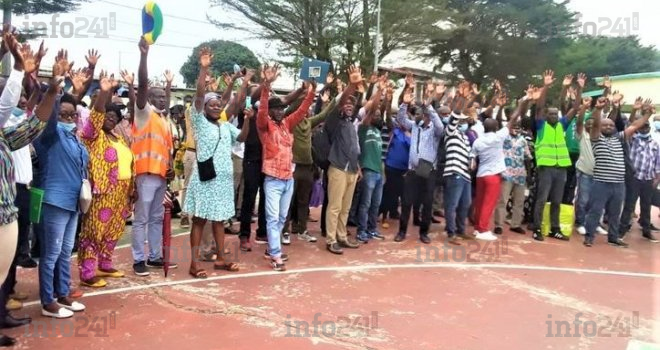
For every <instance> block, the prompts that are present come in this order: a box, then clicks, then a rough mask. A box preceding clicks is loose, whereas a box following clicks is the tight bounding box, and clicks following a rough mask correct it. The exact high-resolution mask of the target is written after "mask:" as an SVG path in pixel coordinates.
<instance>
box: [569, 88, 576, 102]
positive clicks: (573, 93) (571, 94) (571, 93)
mask: <svg viewBox="0 0 660 350" xmlns="http://www.w3.org/2000/svg"><path fill="white" fill-rule="evenodd" d="M568 98H569V99H570V100H571V101H574V100H575V99H576V98H577V90H576V89H575V87H573V86H569V87H568Z"/></svg>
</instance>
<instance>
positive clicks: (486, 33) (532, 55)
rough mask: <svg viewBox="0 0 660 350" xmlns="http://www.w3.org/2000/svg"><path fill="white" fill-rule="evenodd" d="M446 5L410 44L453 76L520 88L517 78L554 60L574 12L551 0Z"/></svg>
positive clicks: (487, 0) (567, 34)
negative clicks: (443, 16) (445, 15)
mask: <svg viewBox="0 0 660 350" xmlns="http://www.w3.org/2000/svg"><path fill="white" fill-rule="evenodd" d="M447 7H448V8H449V11H450V15H449V19H448V21H446V22H445V23H443V25H441V26H432V27H429V30H427V33H425V35H422V36H420V37H419V38H418V40H416V41H415V42H414V46H415V47H417V48H419V49H420V50H422V52H423V55H424V56H426V57H427V58H428V59H431V60H434V61H435V62H436V66H435V67H436V69H440V68H442V67H443V66H445V65H449V67H451V68H452V74H451V76H452V77H454V78H463V79H467V80H469V81H472V82H475V83H477V84H481V83H482V82H483V81H484V80H486V79H487V78H489V79H499V80H500V81H502V82H503V83H504V84H506V85H511V84H513V85H515V86H511V87H512V88H515V89H516V90H518V89H520V88H522V83H516V82H526V81H528V79H529V78H530V74H535V73H538V72H541V71H542V70H543V69H544V68H546V67H548V66H549V65H551V64H552V63H553V62H555V60H556V57H555V55H556V52H557V50H558V49H559V48H560V47H562V46H563V45H565V44H566V42H567V41H568V40H570V39H569V38H570V36H571V35H573V34H574V24H573V23H574V18H575V14H574V13H571V12H570V11H568V9H567V8H566V6H565V3H558V2H555V1H554V0H482V1H462V0H449V2H448V4H447ZM424 49H425V50H424ZM512 77H513V78H514V79H513V80H512V81H511V82H510V83H511V84H509V82H508V81H509V78H512Z"/></svg>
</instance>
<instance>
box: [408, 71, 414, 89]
mask: <svg viewBox="0 0 660 350" xmlns="http://www.w3.org/2000/svg"><path fill="white" fill-rule="evenodd" d="M406 85H408V86H412V87H414V86H415V77H413V75H412V73H408V74H406Z"/></svg>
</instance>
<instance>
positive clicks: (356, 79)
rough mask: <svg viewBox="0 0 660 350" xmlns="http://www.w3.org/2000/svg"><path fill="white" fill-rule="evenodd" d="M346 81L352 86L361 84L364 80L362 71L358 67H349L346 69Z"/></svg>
mask: <svg viewBox="0 0 660 350" xmlns="http://www.w3.org/2000/svg"><path fill="white" fill-rule="evenodd" d="M347 72H348V81H349V82H350V83H351V84H353V85H358V84H359V83H362V81H363V80H364V78H362V70H361V69H360V68H359V67H356V66H354V65H351V66H350V67H348V70H347Z"/></svg>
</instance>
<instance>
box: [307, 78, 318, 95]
mask: <svg viewBox="0 0 660 350" xmlns="http://www.w3.org/2000/svg"><path fill="white" fill-rule="evenodd" d="M313 92H316V80H314V79H309V80H308V81H307V93H313Z"/></svg>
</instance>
